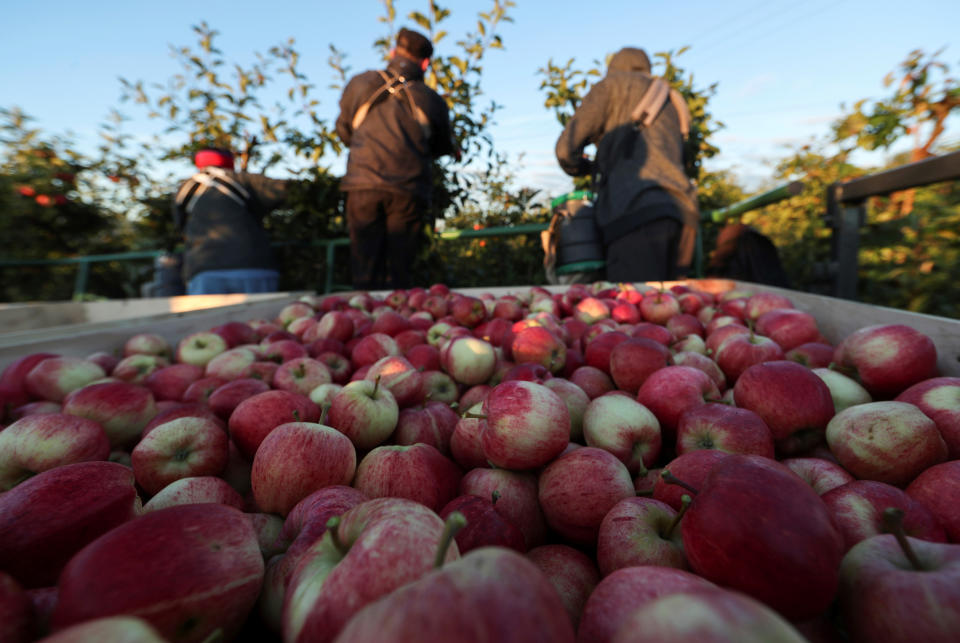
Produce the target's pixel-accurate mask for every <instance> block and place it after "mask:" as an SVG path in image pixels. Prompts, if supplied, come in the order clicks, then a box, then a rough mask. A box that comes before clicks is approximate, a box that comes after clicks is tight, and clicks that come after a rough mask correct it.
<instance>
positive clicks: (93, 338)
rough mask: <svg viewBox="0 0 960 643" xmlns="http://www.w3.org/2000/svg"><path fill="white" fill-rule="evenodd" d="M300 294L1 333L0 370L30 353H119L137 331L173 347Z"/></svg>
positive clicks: (271, 310) (276, 308) (263, 313)
mask: <svg viewBox="0 0 960 643" xmlns="http://www.w3.org/2000/svg"><path fill="white" fill-rule="evenodd" d="M296 298H297V296H295V295H288V296H285V297H275V298H270V299H265V300H260V301H254V302H247V303H243V304H238V305H234V306H222V307H218V308H208V309H203V310H195V311H190V312H184V313H172V314H165V315H155V316H149V317H139V318H131V319H124V320H118V321H111V322H101V323H91V324H79V325H76V326H73V327H66V328H64V327H57V328H46V329H40V330H36V331H22V332H16V333H6V334H0V370H2V369H3V368H5V367H6V365H7V364H9V363H10V362H13V361H14V360H16V359H17V358H19V357H21V356H23V355H27V354H29V353H38V352H50V353H57V354H60V355H67V356H76V357H85V356H87V355H89V354H90V353H94V352H98V351H106V352H108V353H118V352H119V351H120V350H122V348H123V344H124V342H126V340H127V339H129V338H130V337H131V336H132V335H135V334H137V333H157V334H158V335H161V336H162V337H164V338H165V339H166V340H167V342H169V343H170V345H171V346H172V347H176V345H177V343H178V342H179V341H180V340H181V339H183V338H184V337H185V336H187V335H189V334H190V333H193V332H196V331H201V330H207V329H209V328H213V327H214V326H218V325H220V324H223V323H226V322H228V321H243V322H246V321H250V320H252V319H260V318H264V319H273V318H275V317H276V316H277V313H279V312H280V310H281V309H282V308H283V307H284V306H285V305H286V304H288V303H290V302H292V301H295V300H296Z"/></svg>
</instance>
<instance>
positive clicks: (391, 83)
mask: <svg viewBox="0 0 960 643" xmlns="http://www.w3.org/2000/svg"><path fill="white" fill-rule="evenodd" d="M377 73H378V74H380V77H381V78H383V85H381V86H380V87H379V88H377V90H376V91H375V92H373V94H371V95H370V98H368V99H367V100H366V101H364V103H363V104H362V105H360V107H359V108H358V109H357V113H356V114H354V115H353V120H352V121H351V122H350V126H351V127H352V128H353V130H354V131H356V130H357V129H358V128H359V127H360V125H362V124H363V121H364V120H365V119H366V118H367V113H368V112H369V111H370V108H371V107H373V105H374V104H375V103H376V102H377V100H379V98H380V97H381V96H383V95H384V94H390V95H392V96H395V97H397V98H399V94H400V92H403V95H404V97H405V98H406V103H407V106H408V107H409V108H410V112H411V113H412V114H413V118H414V119H416V121H417V124H418V125H419V126H420V130H421V131H422V132H423V134H424V136H425V137H427V138H430V119H429V118H428V117H427V114H426V113H425V112H424V111H423V110H422V109H421V108H420V106H419V105H417V103H416V101H415V100H414V99H413V96H412V95H411V94H410V91H409V89H408V88H407V79H406V78H405V77H403V76H390V75H389V74H388V73H387V72H385V71H382V70H378V71H377Z"/></svg>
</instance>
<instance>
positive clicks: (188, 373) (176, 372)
mask: <svg viewBox="0 0 960 643" xmlns="http://www.w3.org/2000/svg"><path fill="white" fill-rule="evenodd" d="M201 377H203V368H202V367H200V366H197V365H195V364H171V365H170V366H164V367H163V368H161V369H158V370H156V371H154V372H153V373H150V375H148V376H147V379H146V380H145V381H144V385H145V386H146V387H147V388H148V389H150V392H151V393H153V398H154V399H155V400H157V401H160V400H180V399H181V398H183V394H184V393H185V392H186V391H187V389H188V388H189V387H190V385H191V384H193V383H194V382H195V381H197V380H198V379H200V378H201Z"/></svg>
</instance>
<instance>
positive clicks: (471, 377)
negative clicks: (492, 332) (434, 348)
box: [440, 335, 497, 386]
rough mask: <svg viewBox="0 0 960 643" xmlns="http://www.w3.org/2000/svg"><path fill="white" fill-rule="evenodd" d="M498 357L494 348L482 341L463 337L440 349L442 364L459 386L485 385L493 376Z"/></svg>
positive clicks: (452, 340)
mask: <svg viewBox="0 0 960 643" xmlns="http://www.w3.org/2000/svg"><path fill="white" fill-rule="evenodd" d="M496 362H497V356H496V352H495V351H494V349H493V346H492V345H491V344H490V343H489V342H486V341H484V340H482V339H477V338H476V337H472V336H469V335H467V336H462V337H457V338H454V339H451V340H450V341H449V342H447V343H446V344H445V345H444V346H443V347H442V348H441V349H440V364H441V365H442V366H443V370H445V371H446V372H447V373H448V374H449V375H450V377H452V378H453V379H454V380H455V381H456V382H458V383H459V384H464V385H466V386H474V385H476V384H483V383H484V382H486V381H488V380H489V379H490V377H491V376H492V375H493V372H494V368H495V367H496Z"/></svg>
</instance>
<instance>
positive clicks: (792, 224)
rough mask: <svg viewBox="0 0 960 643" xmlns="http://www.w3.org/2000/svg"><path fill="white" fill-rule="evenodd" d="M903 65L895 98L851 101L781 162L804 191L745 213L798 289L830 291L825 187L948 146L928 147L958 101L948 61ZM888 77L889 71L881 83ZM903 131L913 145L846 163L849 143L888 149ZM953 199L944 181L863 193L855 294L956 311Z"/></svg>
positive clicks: (780, 171)
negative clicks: (823, 131)
mask: <svg viewBox="0 0 960 643" xmlns="http://www.w3.org/2000/svg"><path fill="white" fill-rule="evenodd" d="M900 72H901V76H900V77H901V81H900V83H899V85H898V87H897V89H896V91H895V93H894V95H893V96H891V97H888V98H886V99H883V100H876V101H871V100H862V101H859V102H857V103H856V104H855V105H854V107H853V111H852V112H851V113H849V114H847V115H845V116H843V117H842V118H840V119H838V120H837V121H836V122H835V123H834V124H833V125H832V127H831V134H832V137H831V138H830V139H829V140H826V141H821V142H820V143H817V144H814V146H805V147H803V148H801V149H800V150H798V151H796V152H795V153H794V155H793V156H792V157H790V158H788V159H786V160H785V161H783V162H782V163H781V164H780V165H779V166H778V168H777V172H776V177H777V178H779V179H784V180H790V179H801V180H803V181H804V184H805V188H804V191H803V193H802V194H800V195H798V196H797V197H794V198H792V199H789V200H787V201H784V202H781V203H779V204H776V205H772V206H768V207H767V208H764V209H763V210H760V211H757V212H752V213H749V214H747V215H745V216H744V217H743V221H744V222H745V223H748V224H751V225H754V226H755V227H757V228H758V229H760V231H761V232H764V233H765V234H767V235H769V236H770V237H771V238H772V239H773V240H774V242H775V243H776V244H777V246H778V247H779V248H780V252H781V256H782V259H783V263H784V266H785V268H786V270H787V272H788V274H790V276H791V278H792V279H793V280H794V285H795V287H797V288H799V289H801V290H810V291H815V292H825V293H828V294H832V289H831V284H832V279H833V274H832V273H831V272H830V262H831V259H832V254H831V246H830V239H831V230H830V228H829V226H828V222H827V221H826V219H825V216H824V214H825V212H826V210H827V204H826V200H825V195H826V193H827V187H828V186H829V185H830V184H832V183H835V182H842V181H847V180H850V179H853V178H856V177H858V176H863V175H865V174H868V173H870V172H874V171H880V170H883V169H889V168H891V167H897V166H901V165H904V164H905V163H909V162H912V161H916V160H920V159H922V158H925V157H926V156H928V155H931V154H933V153H936V152H938V151H939V152H945V151H948V150H947V149H938V148H936V147H934V144H935V142H936V140H937V137H939V136H940V134H941V133H942V131H943V127H944V123H945V121H946V116H947V115H948V114H949V113H950V112H951V111H952V110H954V109H956V108H957V106H960V102H958V88H957V86H956V81H954V80H953V79H952V78H951V77H950V76H949V66H948V65H946V64H944V63H943V62H941V61H939V60H938V59H937V54H934V55H933V56H927V55H925V54H924V53H923V52H922V51H919V50H918V51H914V52H911V54H910V55H909V56H908V58H907V59H906V60H905V61H904V62H903V63H901V65H900ZM893 77H894V76H892V75H891V76H888V78H887V82H886V84H887V85H888V86H889V85H890V84H891V82H892V81H891V79H892V78H893ZM907 135H912V136H913V137H914V148H913V150H912V151H911V152H910V153H909V154H906V155H901V156H898V157H894V158H892V159H890V162H889V163H887V164H886V165H885V166H884V167H881V168H876V169H870V168H858V167H856V166H854V165H852V164H851V163H850V162H849V158H850V156H851V154H852V152H853V151H854V150H856V149H864V150H876V149H887V148H889V147H890V146H891V145H893V143H895V142H896V141H898V140H900V139H901V138H902V137H904V136H907ZM831 146H835V147H831ZM957 196H958V188H957V185H956V183H952V184H951V183H945V184H940V185H933V186H929V187H924V188H918V189H916V190H908V191H905V192H902V193H895V194H893V195H890V196H888V197H882V198H881V197H875V198H872V199H869V200H868V202H867V208H866V221H865V225H864V227H862V228H861V232H860V253H859V266H860V267H859V275H858V282H859V298H860V299H861V300H862V301H865V302H867V303H871V304H877V305H883V306H892V307H896V308H903V309H906V310H911V311H915V312H923V313H928V314H934V315H942V316H947V317H960V304H958V303H957V301H956V297H955V296H953V295H952V285H951V284H953V283H955V282H956V275H957V274H960V273H958V271H960V250H958V243H957V232H956V231H957V230H958V224H960V214H958V210H957Z"/></svg>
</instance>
